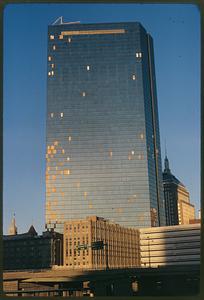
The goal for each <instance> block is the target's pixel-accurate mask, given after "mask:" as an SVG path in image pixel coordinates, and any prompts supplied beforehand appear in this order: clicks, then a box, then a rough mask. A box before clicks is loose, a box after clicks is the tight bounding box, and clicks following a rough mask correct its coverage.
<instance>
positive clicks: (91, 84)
mask: <svg viewBox="0 0 204 300" xmlns="http://www.w3.org/2000/svg"><path fill="white" fill-rule="evenodd" d="M47 72H48V81H47V153H46V160H47V164H46V223H47V226H48V227H56V228H57V229H58V231H62V230H63V223H64V221H67V220H71V219H82V218H85V217H86V216H90V215H97V216H100V217H104V218H106V219H109V220H111V221H113V222H116V223H119V224H120V225H124V226H126V227H149V226H160V225H165V213H164V200H163V188H162V171H161V155H160V141H159V125H158V111H157V97H156V83H155V72H154V59H153V43H152V39H151V37H150V35H149V34H147V33H146V31H145V29H144V28H143V27H142V26H141V25H140V24H139V23H137V22H133V23H112V24H62V25H51V26H49V29H48V71H47Z"/></svg>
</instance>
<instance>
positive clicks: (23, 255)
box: [3, 226, 63, 270]
mask: <svg viewBox="0 0 204 300" xmlns="http://www.w3.org/2000/svg"><path fill="white" fill-rule="evenodd" d="M10 232H11V230H10ZM62 262H63V235H62V234H60V233H57V232H54V231H45V232H43V234H42V235H38V234H37V232H36V230H35V228H34V227H33V226H31V227H30V229H29V230H28V232H26V233H22V234H17V233H16V234H12V235H11V234H9V235H4V236H3V269H4V270H25V269H46V268H51V267H52V266H53V265H62Z"/></svg>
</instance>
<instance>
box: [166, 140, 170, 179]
mask: <svg viewBox="0 0 204 300" xmlns="http://www.w3.org/2000/svg"><path fill="white" fill-rule="evenodd" d="M164 173H171V170H170V169H169V160H168V158H167V150H166V140H165V159H164Z"/></svg>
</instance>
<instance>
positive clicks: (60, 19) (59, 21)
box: [52, 16, 63, 25]
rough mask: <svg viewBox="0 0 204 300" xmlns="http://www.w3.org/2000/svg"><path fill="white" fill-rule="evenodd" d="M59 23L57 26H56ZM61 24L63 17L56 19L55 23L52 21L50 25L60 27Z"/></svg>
mask: <svg viewBox="0 0 204 300" xmlns="http://www.w3.org/2000/svg"><path fill="white" fill-rule="evenodd" d="M57 23H59V24H57ZM62 24H63V16H61V17H59V18H57V20H56V21H54V23H52V25H62Z"/></svg>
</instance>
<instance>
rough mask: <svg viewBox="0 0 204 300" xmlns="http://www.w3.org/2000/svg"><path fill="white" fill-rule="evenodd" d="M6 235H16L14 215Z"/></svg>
mask: <svg viewBox="0 0 204 300" xmlns="http://www.w3.org/2000/svg"><path fill="white" fill-rule="evenodd" d="M8 231H9V232H8V234H9V235H16V234H17V226H16V219H15V213H14V214H13V218H12V221H11V224H10V226H9V230H8Z"/></svg>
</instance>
